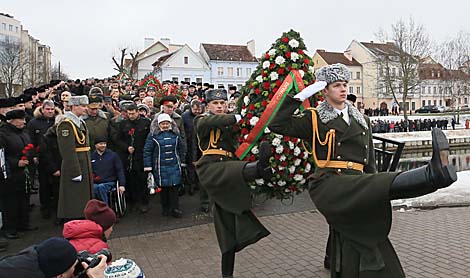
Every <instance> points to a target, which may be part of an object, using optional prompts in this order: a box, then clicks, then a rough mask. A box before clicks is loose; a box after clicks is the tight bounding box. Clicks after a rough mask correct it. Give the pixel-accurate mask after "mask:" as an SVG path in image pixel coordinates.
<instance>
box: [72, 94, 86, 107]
mask: <svg viewBox="0 0 470 278" xmlns="http://www.w3.org/2000/svg"><path fill="white" fill-rule="evenodd" d="M69 105H70V106H73V105H88V97H87V96H71V97H70V98H69Z"/></svg>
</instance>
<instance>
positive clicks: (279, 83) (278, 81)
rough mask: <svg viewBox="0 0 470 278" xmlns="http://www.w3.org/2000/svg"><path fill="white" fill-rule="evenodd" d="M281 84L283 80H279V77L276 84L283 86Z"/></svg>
mask: <svg viewBox="0 0 470 278" xmlns="http://www.w3.org/2000/svg"><path fill="white" fill-rule="evenodd" d="M281 85H282V81H281V80H279V79H278V80H276V86H277V87H281Z"/></svg>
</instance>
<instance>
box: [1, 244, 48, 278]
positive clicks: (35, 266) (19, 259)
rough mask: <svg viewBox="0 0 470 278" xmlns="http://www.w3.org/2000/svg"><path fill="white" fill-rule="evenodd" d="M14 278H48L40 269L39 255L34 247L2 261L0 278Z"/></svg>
mask: <svg viewBox="0 0 470 278" xmlns="http://www.w3.org/2000/svg"><path fill="white" fill-rule="evenodd" d="M12 277H18V278H19V277H25V278H26V277H28V278H46V276H45V275H44V273H43V272H42V270H41V269H40V267H39V261H38V253H37V251H36V249H35V247H34V246H31V247H28V248H26V249H24V250H23V251H21V252H19V253H18V254H16V255H15V256H9V257H5V258H3V259H1V260H0V278H12Z"/></svg>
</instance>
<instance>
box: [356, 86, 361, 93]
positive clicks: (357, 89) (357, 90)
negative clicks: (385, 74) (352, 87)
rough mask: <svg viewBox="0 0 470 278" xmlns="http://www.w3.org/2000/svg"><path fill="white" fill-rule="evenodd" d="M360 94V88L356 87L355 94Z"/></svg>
mask: <svg viewBox="0 0 470 278" xmlns="http://www.w3.org/2000/svg"><path fill="white" fill-rule="evenodd" d="M360 93H361V87H356V94H357V95H359V94H360Z"/></svg>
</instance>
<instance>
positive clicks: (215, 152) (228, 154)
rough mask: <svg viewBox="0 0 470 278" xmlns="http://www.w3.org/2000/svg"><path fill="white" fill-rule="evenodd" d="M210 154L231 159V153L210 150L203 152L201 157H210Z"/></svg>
mask: <svg viewBox="0 0 470 278" xmlns="http://www.w3.org/2000/svg"><path fill="white" fill-rule="evenodd" d="M210 154H216V155H223V156H227V157H233V153H231V152H228V151H226V150H217V149H210V150H205V151H203V152H202V155H210Z"/></svg>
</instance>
